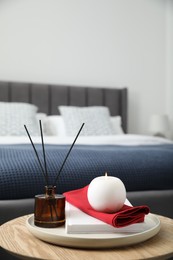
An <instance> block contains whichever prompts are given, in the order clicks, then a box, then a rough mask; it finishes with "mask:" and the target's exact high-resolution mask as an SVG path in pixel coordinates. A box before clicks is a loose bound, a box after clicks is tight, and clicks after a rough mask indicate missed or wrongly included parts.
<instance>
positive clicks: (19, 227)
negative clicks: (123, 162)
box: [0, 215, 173, 260]
mask: <svg viewBox="0 0 173 260" xmlns="http://www.w3.org/2000/svg"><path fill="white" fill-rule="evenodd" d="M28 217H29V215H26V216H23V217H19V218H16V219H14V220H11V221H9V222H7V223H5V224H3V225H2V226H1V227H0V246H1V247H2V248H4V249H5V250H7V251H8V252H9V253H11V254H13V255H16V256H17V257H19V258H21V259H27V258H28V259H50V260H52V259H54V260H55V259H56V260H62V259H65V260H81V259H87V260H95V259H99V260H105V259H109V260H114V259H117V260H124V259H126V260H128V259H133V260H135V259H168V258H170V257H172V256H173V219H170V218H166V217H163V216H158V217H159V219H160V221H161V229H160V231H159V233H158V234H157V235H155V236H154V237H152V238H150V239H149V240H147V241H145V242H142V243H139V244H136V245H133V246H128V247H122V248H115V249H106V250H105V249H104V250H98V249H96V250H95V249H94V250H93V249H92V250H89V249H87V250H86V249H74V248H65V247H60V246H57V245H52V244H49V243H46V242H43V241H41V240H39V239H37V238H36V237H34V236H33V235H32V234H31V233H30V232H29V231H28V229H27V227H26V224H25V223H26V219H27V218H28Z"/></svg>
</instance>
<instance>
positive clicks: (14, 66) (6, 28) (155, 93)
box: [0, 0, 173, 134]
mask: <svg viewBox="0 0 173 260" xmlns="http://www.w3.org/2000/svg"><path fill="white" fill-rule="evenodd" d="M168 1H169V2H170V0H167V1H165V0H152V1H151V0H130V1H129V0H87V1H86V0H1V1H0V80H14V81H30V82H46V83H57V84H58V83H63V84H75V85H76V84H77V85H87V86H88V85H89V86H107V87H115V86H116V87H117V86H118V87H123V86H127V87H128V89H129V132H131V133H141V134H143V133H147V131H148V123H149V118H150V115H151V114H153V113H158V114H159V113H160V114H162V113H166V112H167V113H172V111H170V108H169V109H168V105H167V99H168V97H169V92H170V91H172V90H171V87H170V81H172V79H170V76H169V75H168V73H167V71H168V69H170V67H171V66H172V58H170V60H169V61H168V49H171V47H170V45H169V44H168V43H167V41H168V40H169V38H170V37H168V35H169V34H170V31H171V28H173V25H172V22H170V21H168V20H171V19H167V16H168V13H169V15H170V12H169V11H168V9H169V8H168V5H167V2H168ZM169 6H171V3H169ZM168 24H169V30H168V29H167V26H168ZM171 93H172V92H171ZM169 103H170V101H169Z"/></svg>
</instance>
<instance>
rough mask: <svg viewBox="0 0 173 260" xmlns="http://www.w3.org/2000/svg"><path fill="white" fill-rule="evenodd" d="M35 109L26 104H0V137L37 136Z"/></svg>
mask: <svg viewBox="0 0 173 260" xmlns="http://www.w3.org/2000/svg"><path fill="white" fill-rule="evenodd" d="M37 109H38V108H37V107H36V106H34V105H32V104H28V103H19V102H0V135H2V136H3V135H16V136H19V135H26V130H25V128H24V125H26V126H27V128H28V131H29V133H30V134H31V135H38V123H37V119H36V112H37Z"/></svg>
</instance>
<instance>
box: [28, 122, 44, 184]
mask: <svg viewBox="0 0 173 260" xmlns="http://www.w3.org/2000/svg"><path fill="white" fill-rule="evenodd" d="M24 127H25V130H26V132H27V135H28V137H29V139H30V141H31V144H32V147H33V149H34V152H35V155H36V157H37V160H38V162H39V165H40V168H41V170H42V174H43V176H44V178H45V181H46V184H47V185H48V183H47V178H46V175H45V172H44V169H43V166H42V164H41V161H40V158H39V156H38V153H37V150H36V148H35V145H34V143H33V141H32V138H31V136H30V134H29V132H28V129H27V127H26V125H24Z"/></svg>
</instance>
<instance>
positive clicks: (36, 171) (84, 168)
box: [0, 144, 173, 200]
mask: <svg viewBox="0 0 173 260" xmlns="http://www.w3.org/2000/svg"><path fill="white" fill-rule="evenodd" d="M69 147H70V146H68V145H46V146H45V151H46V158H47V167H48V174H49V184H53V182H54V180H55V177H56V175H57V173H58V171H59V169H60V167H61V165H62V162H63V160H64V158H65V156H66V154H67V152H68V150H69ZM36 148H37V150H38V153H39V155H40V157H41V160H42V162H43V155H42V147H41V145H40V144H38V145H36ZM105 172H107V173H108V175H111V176H116V177H118V178H120V179H121V180H122V181H123V182H124V184H125V187H126V189H127V191H138V190H160V189H173V145H172V144H167V145H147V146H117V145H91V146H87V145H75V146H74V148H73V150H72V151H71V154H70V156H69V158H68V159H67V162H66V164H65V166H64V168H63V171H62V173H61V175H60V177H59V179H58V182H57V183H56V186H57V193H63V192H66V191H69V190H73V189H78V188H81V187H83V186H85V185H87V184H89V183H90V181H91V180H92V179H93V178H95V177H97V176H101V175H104V174H105ZM44 186H45V181H44V178H43V175H42V172H41V169H40V166H39V164H38V162H37V159H36V156H35V153H34V151H33V148H32V146H31V144H27V145H26V144H21V145H1V146H0V199H1V200H5V199H18V198H32V197H34V196H35V195H36V194H41V193H44Z"/></svg>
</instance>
